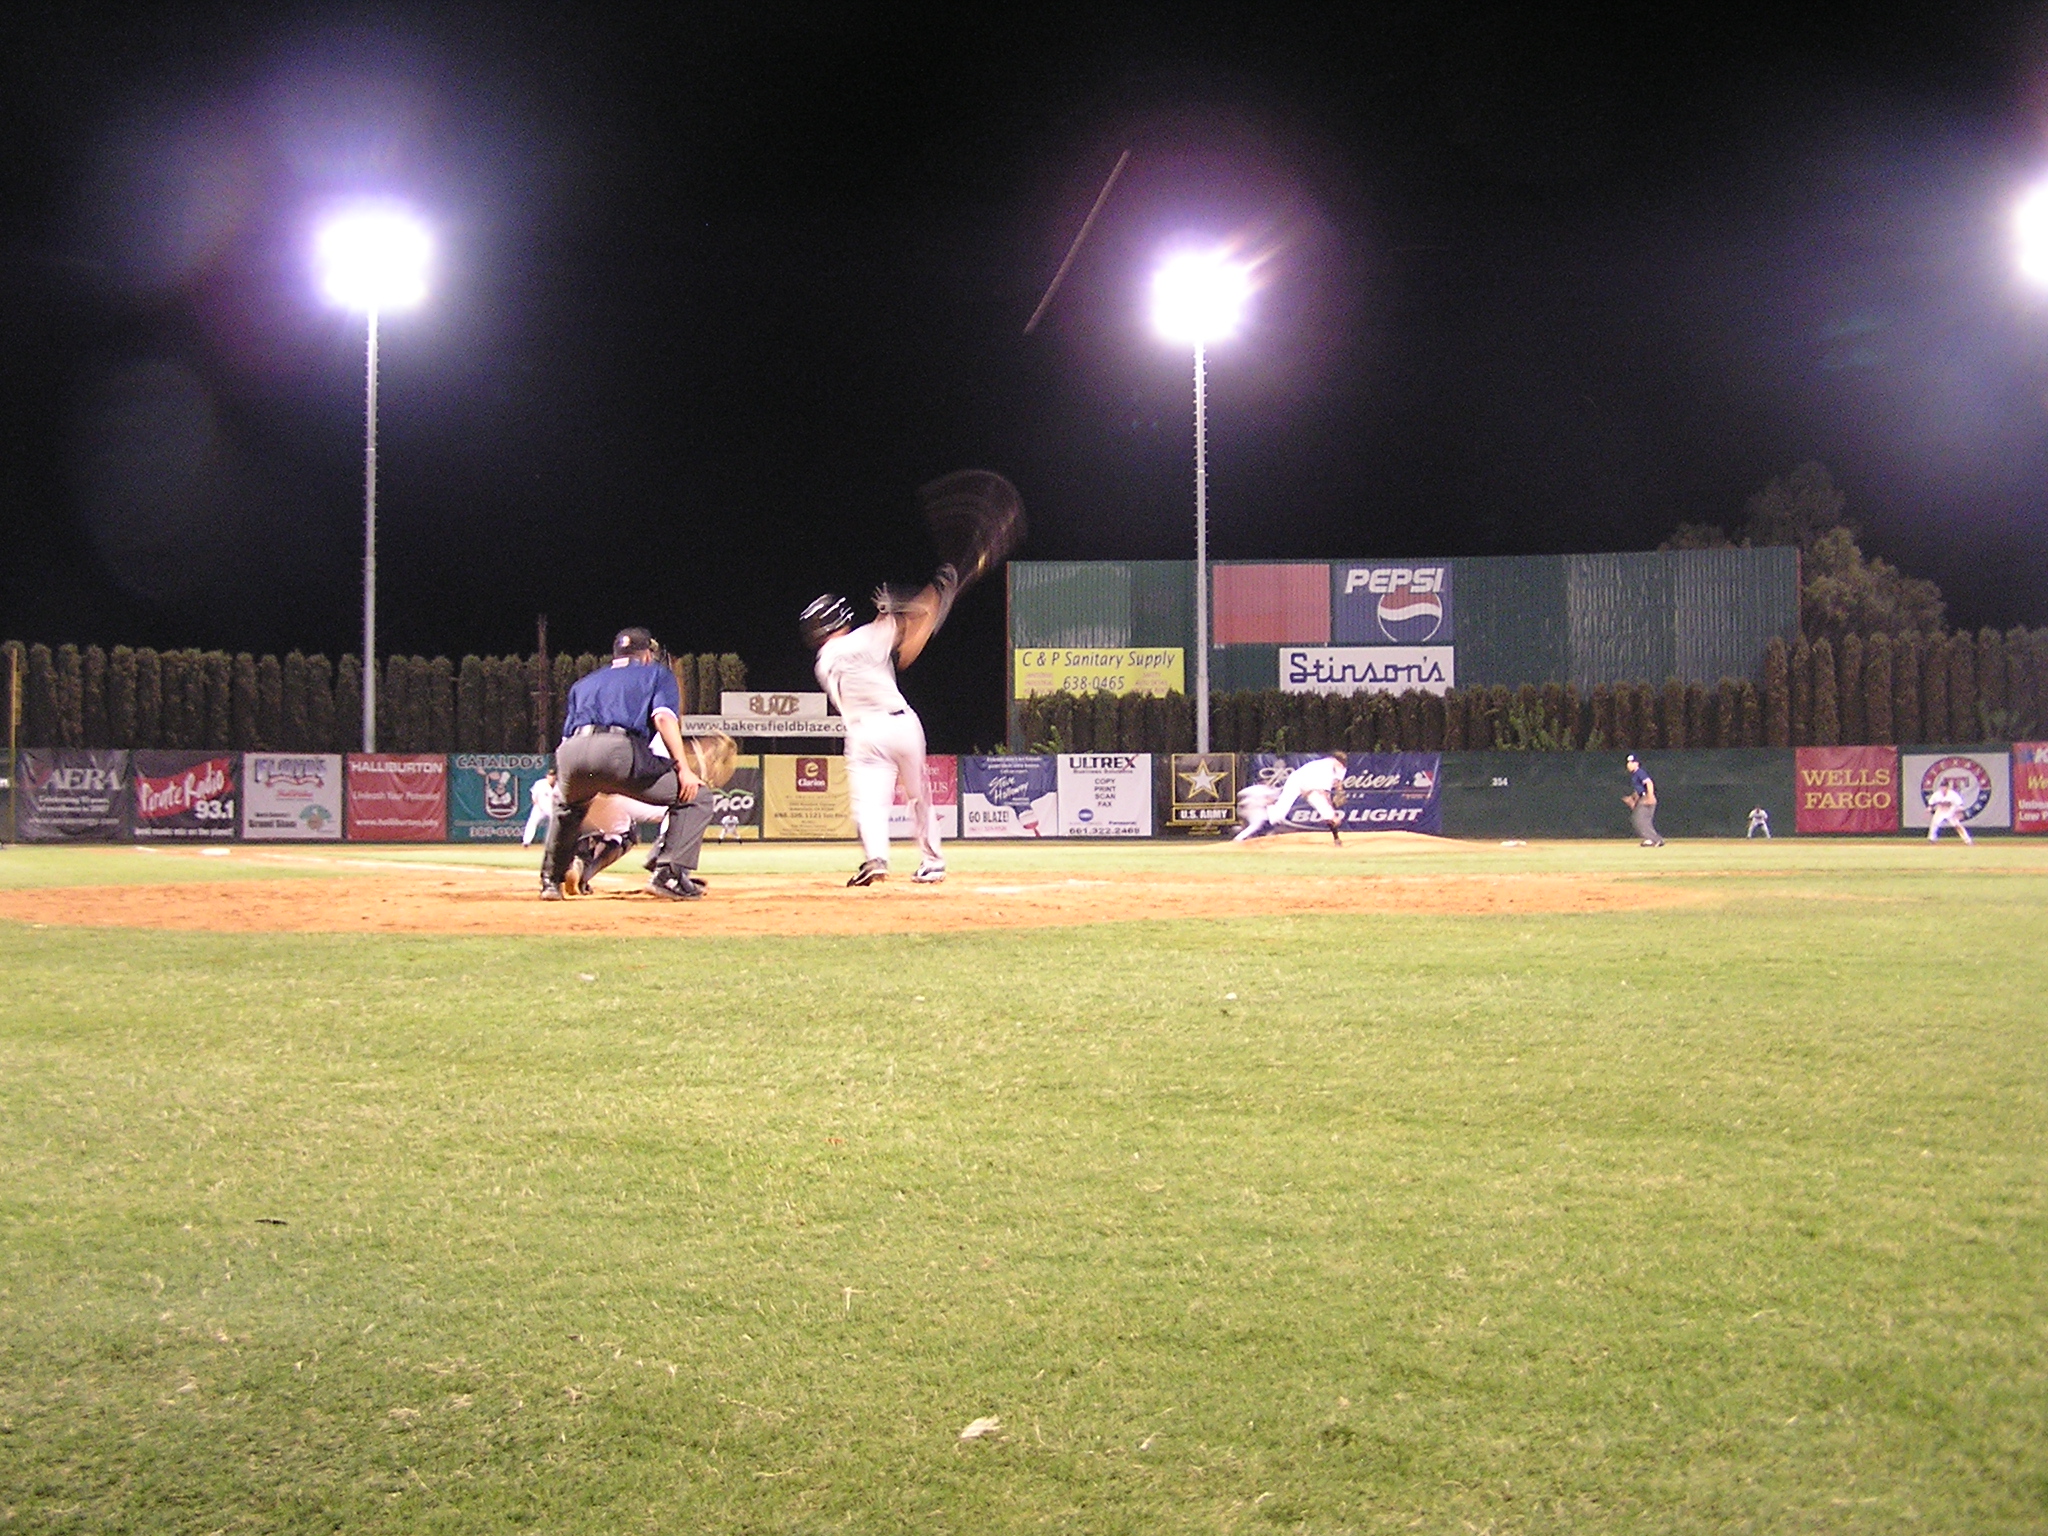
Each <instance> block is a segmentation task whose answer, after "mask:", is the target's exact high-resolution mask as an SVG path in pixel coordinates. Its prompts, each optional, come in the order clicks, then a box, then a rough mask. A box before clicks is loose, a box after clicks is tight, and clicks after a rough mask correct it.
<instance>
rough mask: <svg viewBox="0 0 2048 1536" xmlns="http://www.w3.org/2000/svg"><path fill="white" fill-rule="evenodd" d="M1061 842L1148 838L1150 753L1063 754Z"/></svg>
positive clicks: (1060, 804)
mask: <svg viewBox="0 0 2048 1536" xmlns="http://www.w3.org/2000/svg"><path fill="white" fill-rule="evenodd" d="M1056 784H1057V787H1058V792H1059V811H1060V823H1059V825H1060V836H1061V837H1150V836H1151V835H1152V754H1151V753H1149V752H1065V753H1062V754H1061V755H1060V758H1059V776H1058V778H1057V780H1056Z"/></svg>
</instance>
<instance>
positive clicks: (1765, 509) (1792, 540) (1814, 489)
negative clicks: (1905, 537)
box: [1742, 460, 1849, 549]
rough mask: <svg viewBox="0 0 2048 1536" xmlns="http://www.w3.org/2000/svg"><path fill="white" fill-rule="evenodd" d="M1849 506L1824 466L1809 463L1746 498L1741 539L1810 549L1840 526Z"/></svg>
mask: <svg viewBox="0 0 2048 1536" xmlns="http://www.w3.org/2000/svg"><path fill="white" fill-rule="evenodd" d="M1848 505H1849V498H1848V497H1847V496H1845V495H1843V494H1842V492H1841V491H1840V490H1839V489H1838V488H1837V487H1836V485H1835V477H1834V476H1833V475H1831V474H1829V473H1828V470H1827V466H1826V465H1825V464H1819V463H1815V462H1814V461H1812V460H1808V461H1807V462H1806V463H1804V464H1801V465H1800V466H1799V467H1798V468H1796V469H1794V470H1793V471H1792V472H1791V473H1790V474H1789V475H1783V476H1780V477H1779V478H1778V479H1775V480H1773V481H1771V482H1770V483H1769V484H1768V485H1766V486H1765V487H1764V488H1763V489H1762V490H1760V491H1758V492H1757V493H1756V494H1755V495H1754V496H1752V497H1750V498H1749V501H1748V503H1747V504H1746V505H1745V506H1744V507H1743V512H1744V514H1745V518H1744V522H1743V527H1742V536H1743V540H1744V542H1746V543H1749V544H1790V545H1792V546H1794V547H1795V548H1798V549H1811V548H1813V546H1814V544H1815V543H1816V541H1818V540H1819V539H1820V537H1821V536H1822V535H1823V534H1825V533H1827V532H1828V531H1829V530H1830V529H1833V528H1837V527H1839V526H1840V525H1841V522H1842V513H1843V511H1844V510H1845V509H1846V508H1847V507H1848Z"/></svg>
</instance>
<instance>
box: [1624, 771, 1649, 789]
mask: <svg viewBox="0 0 2048 1536" xmlns="http://www.w3.org/2000/svg"><path fill="white" fill-rule="evenodd" d="M1628 787H1629V791H1630V792H1631V793H1632V794H1638V795H1640V794H1643V793H1645V792H1646V791H1647V790H1648V789H1649V787H1650V775H1649V774H1648V773H1647V772H1646V771H1645V770H1643V769H1641V768H1636V769H1632V770H1630V772H1629V776H1628Z"/></svg>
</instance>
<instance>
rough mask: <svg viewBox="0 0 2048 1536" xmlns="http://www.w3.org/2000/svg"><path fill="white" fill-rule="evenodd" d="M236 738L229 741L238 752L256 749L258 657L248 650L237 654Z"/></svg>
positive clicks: (235, 685) (235, 689)
mask: <svg viewBox="0 0 2048 1536" xmlns="http://www.w3.org/2000/svg"><path fill="white" fill-rule="evenodd" d="M233 692H234V717H235V720H234V739H233V740H232V741H230V742H229V743H228V745H229V746H231V747H233V748H234V749H235V750H236V751H237V752H253V751H255V750H256V658H255V657H254V656H251V655H250V654H249V653H248V652H247V651H238V652H237V653H236V654H235V676H234V685H233Z"/></svg>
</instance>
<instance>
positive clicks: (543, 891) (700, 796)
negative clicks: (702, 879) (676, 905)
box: [540, 629, 713, 901]
mask: <svg viewBox="0 0 2048 1536" xmlns="http://www.w3.org/2000/svg"><path fill="white" fill-rule="evenodd" d="M660 658H661V647H660V646H658V645H657V644H655V640H654V636H652V635H650V634H649V633H648V632H647V631H646V630H644V629H622V630H620V631H619V633H618V636H617V638H616V639H614V640H613V641H612V664H611V665H610V666H609V667H606V668H603V669H602V670H600V671H596V672H593V673H591V674H590V675H589V676H588V677H585V678H582V679H579V680H578V681H577V683H576V685H575V686H574V687H572V688H571V689H570V690H569V705H568V713H567V714H566V715H565V716H564V717H563V720H562V744H561V745H560V746H559V747H557V748H556V749H555V769H556V793H557V795H558V796H559V798H560V808H559V810H557V812H556V814H555V819H554V824H553V825H552V826H551V827H549V829H548V841H547V851H546V852H545V853H544V854H543V855H542V858H541V866H540V899H541V900H542V901H560V900H561V899H562V897H563V895H564V894H565V892H564V887H565V886H566V887H568V888H569V889H568V892H567V894H571V895H573V894H575V890H574V879H573V876H572V875H571V873H570V871H571V869H572V867H573V865H574V862H575V858H576V839H577V837H578V836H579V835H581V833H582V831H583V814H584V812H585V811H586V810H587V809H588V808H589V806H590V802H591V801H593V800H595V799H596V798H597V797H598V796H599V795H601V794H603V793H604V792H605V791H607V790H609V791H611V792H612V793H613V794H619V795H629V796H631V797H632V798H633V799H635V800H649V801H652V802H653V803H654V804H656V805H668V806H671V807H672V808H673V809H672V813H671V814H670V816H669V817H668V819H667V820H666V821H665V822H664V823H663V824H662V836H661V841H660V843H659V844H657V845H656V847H655V851H654V878H653V879H652V880H651V881H649V882H648V886H647V889H648V890H649V891H650V892H651V893H653V894H654V895H657V896H665V897H667V898H669V899H670V900H671V901H694V900H696V899H697V898H698V897H699V896H701V895H703V894H704V892H703V888H702V887H701V886H699V885H698V884H697V882H696V881H694V880H692V879H691V878H690V870H691V869H692V868H693V867H694V866H695V864H696V862H697V848H698V845H699V844H700V843H701V842H702V841H703V838H704V828H705V827H706V826H707V825H709V824H710V821H711V817H712V814H713V811H712V796H711V794H710V793H709V792H708V791H706V790H704V786H703V784H702V782H701V781H700V780H699V779H698V777H697V775H696V774H694V773H692V772H691V771H690V769H689V767H688V765H687V764H686V763H685V762H684V761H683V737H682V725H681V719H682V712H683V701H682V694H681V692H680V691H679V690H678V689H677V687H676V676H675V673H673V672H671V671H670V670H669V669H668V668H667V667H665V666H663V665H662V664H661V659H660ZM657 736H658V737H659V738H660V739H661V744H662V745H663V746H664V747H666V748H667V749H668V756H667V757H666V758H663V757H658V756H656V755H655V752H654V748H653V745H652V743H653V741H654V739H655V738H656V737H657ZM700 801H701V804H700V803H699V802H700Z"/></svg>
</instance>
